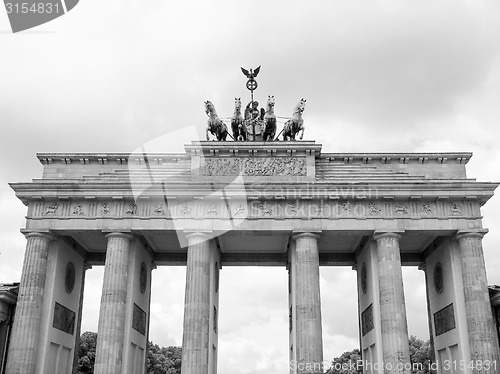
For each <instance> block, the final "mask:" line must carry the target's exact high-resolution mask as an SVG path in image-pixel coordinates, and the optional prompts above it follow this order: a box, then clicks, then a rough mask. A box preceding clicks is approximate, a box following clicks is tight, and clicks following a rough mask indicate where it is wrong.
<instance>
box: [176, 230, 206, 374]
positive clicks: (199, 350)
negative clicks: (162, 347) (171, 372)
mask: <svg viewBox="0 0 500 374" xmlns="http://www.w3.org/2000/svg"><path fill="white" fill-rule="evenodd" d="M187 238H188V257H187V269H186V295H185V301H184V334H183V337H182V366H181V373H182V374H207V373H208V355H209V348H210V347H209V346H208V344H209V334H210V330H209V328H210V323H209V322H210V241H209V237H208V236H207V235H205V234H203V233H193V234H189V235H188V236H187Z"/></svg>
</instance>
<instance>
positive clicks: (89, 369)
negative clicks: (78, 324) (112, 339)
mask: <svg viewBox="0 0 500 374" xmlns="http://www.w3.org/2000/svg"><path fill="white" fill-rule="evenodd" d="M96 343H97V334H96V333H95V332H91V331H86V332H84V333H83V334H82V335H81V336H80V346H79V347H78V364H77V366H76V372H77V374H92V373H93V372H94V363H95V346H96Z"/></svg>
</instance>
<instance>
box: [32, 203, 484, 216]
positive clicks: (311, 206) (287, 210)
mask: <svg viewBox="0 0 500 374" xmlns="http://www.w3.org/2000/svg"><path fill="white" fill-rule="evenodd" d="M167 200H168V199H166V200H165V202H159V201H158V200H156V201H155V200H151V201H148V200H146V199H144V200H141V201H139V202H138V203H137V204H136V203H134V202H128V201H123V200H122V201H119V200H118V201H111V200H110V201H100V202H98V201H83V200H77V201H73V202H71V201H64V200H62V201H61V202H46V203H45V204H43V203H36V204H34V205H33V210H32V212H31V218H36V219H44V218H57V219H71V218H75V219H76V218H84V219H99V218H108V219H124V218H134V217H137V218H140V219H149V218H160V217H161V218H165V219H172V218H173V217H175V218H177V219H191V218H195V219H205V218H208V219H230V218H238V219H244V218H251V219H258V218H275V219H280V220H281V219H288V218H290V219H292V218H298V219H390V218H407V219H422V218H429V219H432V218H437V219H448V218H476V216H477V214H478V213H477V210H478V207H477V208H476V206H475V205H473V203H472V202H467V203H463V202H452V203H450V202H445V201H443V202H432V203H430V202H399V201H393V202H388V201H385V202H384V201H379V200H371V201H370V200H368V201H367V200H360V199H346V200H341V199H331V198H328V199H326V198H325V199H317V200H316V199H309V198H308V199H304V198H302V199H283V198H281V197H280V198H277V199H273V198H267V199H249V200H248V201H245V200H237V201H232V200H231V199H228V200H224V202H222V200H220V201H219V200H217V201H214V200H213V199H212V200H208V199H194V200H188V201H186V200H184V201H177V200H176V199H172V200H171V201H170V203H169V202H168V201H167ZM174 212H175V214H173V213H174Z"/></svg>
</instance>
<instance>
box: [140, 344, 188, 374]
mask: <svg viewBox="0 0 500 374" xmlns="http://www.w3.org/2000/svg"><path fill="white" fill-rule="evenodd" d="M181 358H182V348H181V347H172V346H170V347H167V348H165V347H161V348H160V347H159V346H158V344H153V343H152V342H148V357H147V360H146V364H147V373H148V374H180V373H181Z"/></svg>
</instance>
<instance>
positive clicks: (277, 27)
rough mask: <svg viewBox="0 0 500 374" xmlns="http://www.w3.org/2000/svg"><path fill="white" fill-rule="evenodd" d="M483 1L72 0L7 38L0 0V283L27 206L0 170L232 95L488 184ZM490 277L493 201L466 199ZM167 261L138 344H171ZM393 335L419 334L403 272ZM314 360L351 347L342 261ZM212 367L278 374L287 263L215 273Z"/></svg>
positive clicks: (129, 137) (90, 295)
mask: <svg viewBox="0 0 500 374" xmlns="http://www.w3.org/2000/svg"><path fill="white" fill-rule="evenodd" d="M499 19H500V2H498V1H494V0H490V1H477V0H470V1H459V0H453V1H435V0H433V1H425V0H418V1H404V2H403V1H389V0H378V1H377V0H374V1H370V2H368V1H366V2H361V1H352V0H349V1H333V0H325V1H309V2H306V1H290V0H287V1H284V0H282V1H261V0H256V1H252V2H241V1H235V0H232V1H229V0H227V1H177V2H172V1H158V0H148V1H139V0H134V1H132V0H120V1H118V0H108V1H98V0H85V1H81V2H80V3H79V4H78V5H77V6H76V7H75V8H74V9H73V10H72V11H71V12H69V13H68V14H67V15H65V16H63V17H60V18H58V19H56V20H54V21H52V22H50V23H48V24H45V25H42V26H39V27H37V28H35V29H32V30H30V31H27V32H24V33H19V34H15V35H14V34H12V33H11V32H10V26H9V24H8V19H7V15H6V13H5V12H3V11H2V10H0V124H1V129H2V134H1V138H0V167H1V174H0V238H1V240H0V252H1V254H0V282H13V281H18V280H19V279H20V272H21V267H22V260H23V253H24V249H25V239H24V237H23V236H22V235H21V234H20V233H19V229H20V228H21V227H24V216H25V213H26V208H25V206H23V205H22V204H21V202H20V201H18V200H17V199H16V198H15V196H14V193H13V192H12V190H11V189H10V187H9V186H8V184H7V183H8V182H20V181H30V180H31V179H32V178H38V177H40V176H41V170H42V168H41V165H40V164H39V163H38V160H37V159H36V157H35V153H36V152H113V151H119V152H131V151H133V150H134V149H137V148H138V147H140V146H141V145H143V144H148V143H150V142H153V141H154V140H155V139H157V138H160V137H163V138H165V137H166V138H169V139H171V141H170V142H169V143H168V144H169V146H168V147H165V148H168V149H164V150H163V151H164V152H174V151H183V144H185V143H189V142H190V141H191V140H193V139H192V138H189V137H183V136H182V135H178V136H173V135H172V132H174V131H175V130H180V129H184V128H193V127H194V128H196V130H197V131H198V132H199V134H202V133H203V129H204V126H205V123H206V115H205V113H204V108H203V101H204V100H211V101H212V102H213V103H214V104H215V106H216V108H217V111H218V113H219V115H220V116H221V117H229V116H231V114H232V111H233V100H234V97H241V98H242V99H243V101H245V102H246V101H247V100H249V94H248V91H247V90H246V88H245V82H246V79H245V77H244V76H243V74H242V73H241V71H240V66H243V67H246V68H247V69H248V68H255V67H257V66H259V65H262V69H261V72H260V74H259V76H258V79H257V81H258V82H259V88H258V89H257V91H256V99H257V100H259V101H261V102H264V100H265V98H266V97H267V95H268V94H269V95H275V98H276V113H277V115H278V116H290V115H291V113H292V110H293V106H294V105H295V104H296V103H297V101H298V100H299V99H300V98H302V97H304V98H306V99H307V106H306V110H305V112H304V121H305V125H306V133H305V138H306V139H311V140H316V141H317V142H318V143H321V144H323V151H324V152H371V151H376V152H440V151H443V152H445V151H457V152H461V151H466V152H473V153H474V156H473V158H472V159H471V161H470V162H469V164H468V165H467V168H468V176H469V177H471V178H477V180H479V181H493V182H498V181H500V168H499V166H498V164H499V163H500V147H499V146H498V142H499V130H498V129H499V124H500V106H499V103H500V56H499V49H500V22H498V20H499ZM482 212H483V215H484V226H485V227H488V228H490V233H489V234H488V235H487V236H486V237H485V239H484V241H483V244H484V250H485V257H486V263H487V270H488V280H489V283H490V284H495V283H496V284H500V251H499V249H500V198H499V197H498V196H495V197H493V198H492V199H491V200H490V201H489V202H488V203H487V204H486V205H485V206H484V207H483V209H482ZM102 270H103V269H102V267H95V268H94V269H92V270H89V271H88V273H87V288H86V293H85V304H84V319H83V327H82V331H85V330H92V331H97V318H98V308H99V305H98V304H99V299H100V289H101V285H102V274H103V271H102ZM184 277H185V270H184V268H169V267H159V268H158V269H156V270H154V272H153V282H154V283H153V293H152V305H151V315H152V322H151V333H150V338H151V339H152V340H153V341H154V342H155V343H158V344H160V345H180V344H181V341H182V315H183V301H184V284H185V278H184ZM404 280H405V289H406V294H407V298H406V301H407V310H408V323H409V330H410V334H413V335H417V336H419V337H420V338H423V339H427V336H428V334H427V317H426V308H425V288H424V278H423V273H422V272H421V271H418V270H416V269H414V268H408V269H406V268H405V270H404ZM321 289H322V306H323V336H324V356H325V359H327V360H331V359H332V358H333V357H334V356H336V355H339V354H340V353H342V352H343V351H345V350H350V349H352V348H355V347H357V344H358V329H357V319H356V311H357V306H356V297H357V296H356V284H355V272H354V271H352V270H351V269H347V268H322V269H321ZM219 309H220V322H219V325H220V337H219V373H220V374H229V373H231V374H234V373H250V372H251V373H256V374H264V373H266V374H267V373H270V372H275V373H286V372H287V371H288V369H287V360H288V348H287V347H288V309H287V273H286V271H285V269H283V268H231V267H226V268H223V270H222V272H221V300H220V308H219Z"/></svg>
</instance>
